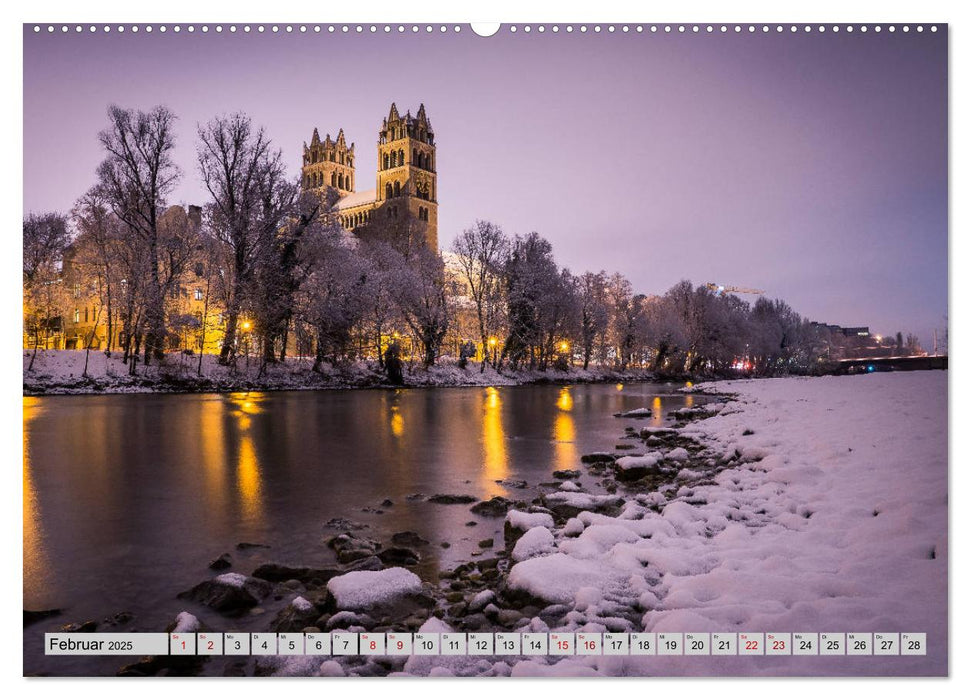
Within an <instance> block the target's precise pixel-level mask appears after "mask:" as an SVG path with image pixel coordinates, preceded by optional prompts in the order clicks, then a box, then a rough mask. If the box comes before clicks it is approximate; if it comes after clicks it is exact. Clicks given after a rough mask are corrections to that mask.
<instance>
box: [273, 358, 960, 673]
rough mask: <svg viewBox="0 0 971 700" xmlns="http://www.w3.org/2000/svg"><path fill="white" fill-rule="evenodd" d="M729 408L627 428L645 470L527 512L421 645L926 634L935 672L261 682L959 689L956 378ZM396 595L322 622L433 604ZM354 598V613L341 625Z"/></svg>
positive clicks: (341, 669)
mask: <svg viewBox="0 0 971 700" xmlns="http://www.w3.org/2000/svg"><path fill="white" fill-rule="evenodd" d="M711 389H713V387H711V386H702V387H701V391H706V390H711ZM717 390H718V391H719V393H721V392H725V391H731V392H734V394H735V396H734V398H733V399H731V400H729V401H728V402H727V403H723V404H721V403H720V404H714V405H709V406H706V407H704V408H703V409H700V410H694V409H691V410H687V411H682V412H681V413H680V414H679V415H675V416H672V418H673V419H674V420H675V421H676V422H675V424H674V425H673V426H672V427H671V428H662V429H657V428H653V429H652V428H639V427H637V426H636V424H633V425H631V424H629V425H626V426H624V429H625V441H626V442H628V443H635V444H636V446H637V447H636V449H635V450H632V451H624V452H617V451H612V452H610V453H604V454H598V455H587V456H586V457H585V458H584V459H583V463H584V464H583V465H582V466H581V465H578V468H577V470H576V472H575V473H574V474H564V473H558V474H556V475H555V482H554V484H551V485H550V487H549V488H548V490H547V491H546V492H545V493H544V494H543V495H542V496H540V497H539V498H537V499H536V500H534V501H533V502H532V503H530V504H528V505H527V506H526V507H525V508H523V507H522V506H523V504H512V507H511V508H510V509H509V510H508V511H507V513H506V515H505V542H504V549H503V550H501V551H500V552H499V554H498V557H495V556H493V557H489V558H488V559H485V560H480V561H473V562H469V563H468V564H465V565H462V566H460V567H458V568H457V569H455V570H453V571H450V572H444V578H443V581H444V582H445V585H439V586H438V587H437V588H436V587H431V586H428V587H426V588H425V589H424V590H423V594H424V595H428V596H429V597H430V598H432V599H435V600H436V604H435V609H434V612H433V614H432V615H430V616H429V617H428V618H427V619H426V621H425V622H423V623H422V624H421V625H420V626H419V629H422V630H424V631H436V632H442V631H449V630H458V631H477V630H486V631H492V630H509V631H519V632H548V631H565V632H578V631H587V632H607V631H611V632H634V631H654V632H664V631H671V632H692V631H694V632H713V631H729V632H731V631H737V632H743V631H744V632H782V631H784V632H795V631H810V632H825V631H834V632H854V631H856V632H876V631H888V632H905V631H911V632H915V631H919V632H925V633H926V634H927V643H928V647H927V655H926V656H891V657H878V656H862V657H859V656H858V657H854V656H845V657H841V658H838V659H834V658H833V657H827V656H811V657H801V656H778V657H774V656H773V657H769V656H759V657H746V656H731V657H709V656H706V657H691V656H676V657H643V656H642V657H637V656H630V657H609V656H598V657H567V658H562V659H558V658H555V657H535V658H525V659H524V658H521V657H508V658H501V657H496V658H491V659H488V660H484V659H481V658H476V657H410V658H408V659H391V658H388V659H382V660H368V659H361V658H350V659H337V660H335V659H314V658H302V659H297V660H293V659H286V658H284V657H277V658H274V659H267V660H265V661H263V662H261V663H260V664H259V665H258V669H259V670H260V672H263V673H271V674H283V675H293V674H299V675H303V674H313V675H318V674H329V673H333V674H346V673H352V674H361V675H373V674H381V675H383V674H386V673H405V674H415V675H453V674H454V675H513V676H538V675H556V676H581V675H609V676H616V675H665V676H670V675H796V676H813V675H823V676H832V675H864V676H871V675H874V676H879V675H893V676H908V675H946V674H947V668H948V663H947V568H948V538H947V374H946V373H943V372H922V373H909V374H884V375H879V376H873V375H871V376H860V377H826V378H816V379H782V380H759V381H749V382H733V383H730V384H725V383H719V384H718V385H717ZM634 452H636V453H640V455H641V456H633V453H634ZM601 491H602V493H601ZM500 505H504V504H500ZM382 575H383V576H389V577H390V576H391V575H390V574H382V573H380V572H378V573H375V574H369V575H360V576H355V577H350V576H347V575H345V576H338V577H336V578H335V579H332V581H331V582H329V583H328V584H327V585H326V586H325V587H324V590H325V593H324V596H323V600H324V601H325V603H324V609H327V607H328V606H329V607H330V610H331V611H332V612H333V614H336V615H342V614H345V613H347V616H346V617H345V618H344V619H343V620H341V623H340V626H344V624H346V625H347V626H348V628H349V629H355V628H360V629H367V624H366V620H364V624H362V613H363V614H364V616H365V617H366V614H367V613H368V612H370V611H371V610H380V609H382V606H383V605H387V604H390V603H391V602H392V601H394V600H406V599H408V598H409V597H411V596H414V595H417V594H418V590H417V589H416V588H415V586H416V585H417V582H416V581H414V580H410V579H408V578H407V577H406V576H404V575H403V574H402V575H400V578H399V579H398V580H397V584H398V585H397V587H395V586H394V585H392V586H390V587H385V588H383V589H382V590H383V591H384V594H383V595H384V596H385V598H384V599H383V600H377V599H375V597H374V596H373V595H363V594H365V592H366V591H368V590H371V589H372V587H373V585H374V584H375V583H377V581H376V580H375V581H370V580H369V577H374V578H375V579H376V578H377V577H379V576H382ZM348 589H350V590H351V591H357V592H359V593H361V594H362V595H363V598H361V599H360V600H357V599H355V598H354V597H353V595H350V593H349V592H348ZM379 597H380V596H379ZM342 598H344V599H345V600H348V601H350V600H353V601H354V602H353V603H351V602H349V603H348V604H347V606H346V607H347V608H349V610H346V611H341V612H338V610H340V609H341V608H342V602H341V601H342ZM355 606H358V607H356V608H355ZM412 619H413V620H414V622H415V623H417V619H414V618H412ZM331 620H333V617H329V618H327V619H326V620H325V622H326V624H327V625H330V624H331V622H330V621H331ZM374 629H380V628H379V627H375V628H374ZM386 629H398V627H396V626H395V624H394V623H392V625H391V627H387V628H386ZM405 629H407V627H406V628H405Z"/></svg>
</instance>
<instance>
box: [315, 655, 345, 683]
mask: <svg viewBox="0 0 971 700" xmlns="http://www.w3.org/2000/svg"><path fill="white" fill-rule="evenodd" d="M318 675H320V676H322V677H324V678H343V677H344V676H346V675H347V674H346V673H345V672H344V667H343V666H341V665H340V664H339V663H338V662H337V661H336V660H334V659H328V660H327V661H325V662H324V663H322V664H320V670H319V671H318Z"/></svg>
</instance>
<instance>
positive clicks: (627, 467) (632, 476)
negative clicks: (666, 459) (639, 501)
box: [615, 452, 661, 481]
mask: <svg viewBox="0 0 971 700" xmlns="http://www.w3.org/2000/svg"><path fill="white" fill-rule="evenodd" d="M660 461H661V453H660V452H649V453H648V454H646V455H641V456H634V455H630V456H628V457H621V458H620V459H618V460H617V462H616V465H615V466H616V467H617V471H616V474H617V479H618V480H619V481H637V480H638V479H641V478H643V477H645V476H647V475H648V474H651V473H654V472H656V471H657V466H658V462H660Z"/></svg>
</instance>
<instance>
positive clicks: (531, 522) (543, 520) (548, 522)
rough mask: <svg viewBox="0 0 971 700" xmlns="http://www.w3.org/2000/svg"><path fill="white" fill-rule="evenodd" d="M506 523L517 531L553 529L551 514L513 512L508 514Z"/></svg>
mask: <svg viewBox="0 0 971 700" xmlns="http://www.w3.org/2000/svg"><path fill="white" fill-rule="evenodd" d="M506 522H507V523H509V525H510V526H511V527H514V528H516V529H517V530H530V529H532V528H534V527H545V528H552V527H553V516H552V515H550V514H549V513H525V512H523V511H521V510H511V511H509V512H508V513H506Z"/></svg>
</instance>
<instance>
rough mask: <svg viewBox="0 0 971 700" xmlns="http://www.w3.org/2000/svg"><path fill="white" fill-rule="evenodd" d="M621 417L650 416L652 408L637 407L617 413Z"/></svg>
mask: <svg viewBox="0 0 971 700" xmlns="http://www.w3.org/2000/svg"><path fill="white" fill-rule="evenodd" d="M617 415H618V417H619V418H650V417H651V409H649V408H635V409H632V410H630V411H625V412H623V413H618V414H617Z"/></svg>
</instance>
